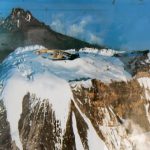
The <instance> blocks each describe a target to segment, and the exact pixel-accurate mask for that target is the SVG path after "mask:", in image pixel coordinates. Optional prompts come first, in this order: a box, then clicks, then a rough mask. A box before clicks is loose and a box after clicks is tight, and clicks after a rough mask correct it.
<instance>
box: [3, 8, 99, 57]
mask: <svg viewBox="0 0 150 150" xmlns="http://www.w3.org/2000/svg"><path fill="white" fill-rule="evenodd" d="M0 39H1V40H0V54H1V55H8V53H10V52H11V51H13V50H14V49H16V48H17V47H20V46H29V45H35V44H38V45H44V46H45V47H46V48H48V49H71V48H75V49H79V48H83V47H98V48H101V46H95V45H92V44H89V43H87V42H84V41H81V40H78V39H75V38H73V37H70V36H66V35H63V34H60V33H58V32H55V31H53V30H52V29H51V28H50V27H49V26H48V25H45V24H44V23H42V22H40V21H38V20H37V19H36V18H35V17H34V16H33V15H32V13H31V12H30V11H25V10H24V9H21V8H13V9H12V12H11V14H10V15H9V16H8V17H7V18H6V19H5V20H4V21H2V23H1V24H0Z"/></svg>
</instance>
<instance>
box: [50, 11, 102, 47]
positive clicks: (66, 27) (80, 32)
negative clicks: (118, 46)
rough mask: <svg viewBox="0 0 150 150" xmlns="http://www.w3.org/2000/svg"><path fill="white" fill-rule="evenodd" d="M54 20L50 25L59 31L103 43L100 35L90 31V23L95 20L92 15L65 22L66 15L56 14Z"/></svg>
mask: <svg viewBox="0 0 150 150" xmlns="http://www.w3.org/2000/svg"><path fill="white" fill-rule="evenodd" d="M52 19H53V21H52V22H51V24H50V26H51V28H52V29H54V30H55V31H57V32H60V33H63V34H66V35H69V36H72V37H75V38H79V39H81V40H84V41H87V42H90V43H94V44H102V43H103V40H102V38H101V37H100V35H99V36H98V35H96V33H94V32H92V31H90V30H89V29H88V27H87V26H88V25H89V24H91V23H92V22H93V19H92V17H91V16H86V17H82V18H81V19H80V20H79V21H76V22H75V23H74V22H65V21H64V16H63V15H62V14H60V15H58V14H57V15H54V16H53V17H52Z"/></svg>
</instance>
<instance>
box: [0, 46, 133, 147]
mask: <svg viewBox="0 0 150 150" xmlns="http://www.w3.org/2000/svg"><path fill="white" fill-rule="evenodd" d="M43 48H44V47H42V46H38V45H36V46H30V47H25V48H18V49H17V50H15V51H14V52H13V53H11V54H10V55H9V56H8V57H7V58H6V59H5V60H4V61H3V63H2V64H1V66H0V85H1V87H2V88H1V99H3V100H4V104H5V107H6V110H7V118H8V121H9V122H10V128H11V136H12V139H13V140H15V142H16V144H17V146H18V147H19V148H20V149H22V146H21V142H20V140H19V132H18V121H19V119H20V114H21V112H22V99H23V97H24V96H25V94H27V92H30V93H34V94H36V96H37V97H39V98H40V99H41V100H43V99H48V100H49V103H50V104H52V108H53V110H55V113H56V119H58V120H60V122H61V128H62V131H64V130H65V125H66V122H67V117H68V113H69V105H70V102H71V99H73V95H72V92H71V88H70V84H69V82H72V84H75V81H78V82H77V83H81V82H83V81H82V80H87V81H88V80H90V79H99V80H102V81H103V82H106V83H109V82H111V81H112V80H117V81H118V80H121V81H127V80H129V79H130V78H131V75H130V74H129V73H128V72H126V71H125V70H124V65H123V63H122V62H121V61H120V60H119V59H118V58H116V57H113V54H115V53H117V52H115V51H113V50H105V49H104V50H102V51H99V50H97V49H89V48H84V49H80V50H79V55H80V58H77V59H75V60H61V61H53V60H51V59H49V58H43V57H42V56H40V55H37V54H36V53H35V52H36V50H39V49H43ZM68 52H71V53H72V52H74V50H68ZM80 80H81V82H79V81H80ZM87 81H86V83H90V82H89V81H88V82H87ZM90 84H91V83H90ZM85 86H89V85H86V84H85ZM62 101H63V102H62ZM64 101H65V102H64ZM60 105H61V107H60ZM74 123H75V121H74ZM74 128H75V125H74ZM92 130H94V129H92ZM77 136H78V135H76V137H77ZM91 147H92V143H91Z"/></svg>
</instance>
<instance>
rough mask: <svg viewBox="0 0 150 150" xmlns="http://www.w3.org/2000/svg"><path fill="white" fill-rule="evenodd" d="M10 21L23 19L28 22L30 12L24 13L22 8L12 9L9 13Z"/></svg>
mask: <svg viewBox="0 0 150 150" xmlns="http://www.w3.org/2000/svg"><path fill="white" fill-rule="evenodd" d="M11 18H12V19H25V20H26V21H30V20H31V18H32V14H31V12H30V11H28V10H27V11H25V10H24V9H22V8H13V9H12V12H11Z"/></svg>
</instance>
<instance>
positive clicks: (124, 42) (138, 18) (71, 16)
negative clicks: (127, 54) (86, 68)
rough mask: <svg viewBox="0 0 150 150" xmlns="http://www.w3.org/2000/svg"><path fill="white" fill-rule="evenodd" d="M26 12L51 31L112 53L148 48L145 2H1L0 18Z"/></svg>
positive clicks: (149, 14) (148, 6)
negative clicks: (17, 10) (14, 11)
mask: <svg viewBox="0 0 150 150" xmlns="http://www.w3.org/2000/svg"><path fill="white" fill-rule="evenodd" d="M13 7H21V8H24V9H26V10H30V11H31V12H32V13H33V15H34V16H35V17H37V18H38V19H39V20H41V21H43V22H45V23H46V24H48V25H50V26H51V28H53V29H54V30H56V31H58V32H61V33H64V34H67V35H71V36H74V37H76V38H80V39H82V40H85V41H88V42H91V43H98V44H102V45H106V46H107V47H110V48H115V49H125V50H132V49H149V48H150V42H149V40H150V1H149V0H143V1H142V2H141V1H138V0H116V4H115V5H112V1H111V0H32V1H31V0H1V1H0V16H1V17H6V16H7V15H8V14H9V13H10V11H11V9H12V8H13Z"/></svg>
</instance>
